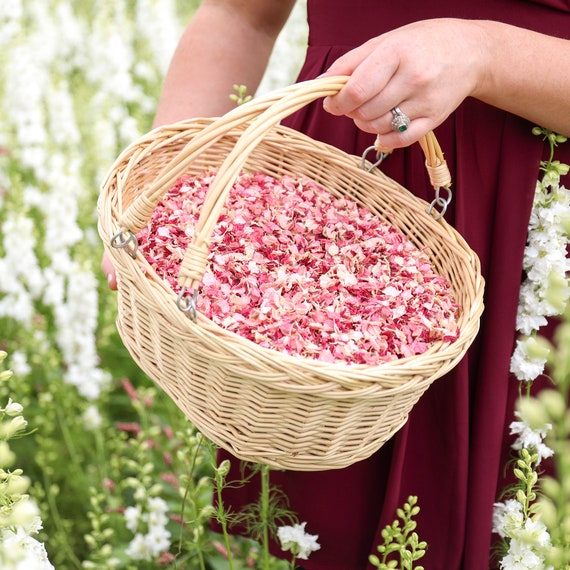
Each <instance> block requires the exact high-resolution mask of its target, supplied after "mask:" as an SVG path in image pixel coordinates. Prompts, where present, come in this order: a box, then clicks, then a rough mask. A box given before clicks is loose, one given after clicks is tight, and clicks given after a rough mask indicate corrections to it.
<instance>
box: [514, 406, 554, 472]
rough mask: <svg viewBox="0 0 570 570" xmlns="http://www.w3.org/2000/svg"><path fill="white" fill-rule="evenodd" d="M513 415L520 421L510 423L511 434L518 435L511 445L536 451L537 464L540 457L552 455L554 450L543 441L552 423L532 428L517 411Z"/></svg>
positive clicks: (515, 447) (544, 457) (517, 448)
mask: <svg viewBox="0 0 570 570" xmlns="http://www.w3.org/2000/svg"><path fill="white" fill-rule="evenodd" d="M515 415H516V416H518V417H519V418H521V421H515V422H512V423H511V425H510V428H511V435H517V436H518V437H517V439H516V440H515V442H514V443H513V444H512V445H511V447H512V448H513V449H516V450H521V449H529V450H532V451H534V452H535V453H537V454H538V459H537V461H536V464H537V465H539V464H540V462H541V460H542V459H547V458H549V457H552V455H554V451H552V449H550V447H548V446H547V445H546V444H545V443H544V442H543V440H544V438H545V437H546V434H547V433H548V431H549V430H550V429H552V425H550V424H546V425H544V426H543V427H542V428H538V429H532V428H531V427H530V426H529V425H528V424H527V423H526V422H525V421H524V418H522V417H521V415H520V414H519V413H518V412H515Z"/></svg>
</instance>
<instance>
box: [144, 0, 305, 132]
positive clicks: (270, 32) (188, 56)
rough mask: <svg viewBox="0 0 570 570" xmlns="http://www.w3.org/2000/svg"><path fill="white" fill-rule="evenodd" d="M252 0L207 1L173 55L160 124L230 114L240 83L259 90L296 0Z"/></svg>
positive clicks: (251, 90)
mask: <svg viewBox="0 0 570 570" xmlns="http://www.w3.org/2000/svg"><path fill="white" fill-rule="evenodd" d="M248 2H249V3H247V2H239V1H234V2H232V1H225V2H224V1H204V2H203V3H202V5H201V6H200V8H199V9H198V10H197V12H196V14H195V16H194V18H193V19H192V20H191V22H190V23H189V25H188V27H187V29H186V30H185V32H184V34H183V36H182V38H181V40H180V42H179V44H178V47H177V49H176V51H175V53H174V56H173V58H172V61H171V64H170V67H169V70H168V73H167V76H166V78H165V82H164V88H163V91H162V94H161V98H160V102H159V105H158V109H157V112H156V116H155V120H154V125H155V126H158V125H161V124H167V123H172V122H175V121H178V120H182V119H185V118H189V117H197V116H201V117H210V116H220V115H222V114H224V113H225V112H226V111H228V110H229V109H231V108H232V107H233V106H235V103H233V102H232V101H231V99H230V97H229V96H230V94H231V93H232V90H233V85H234V84H242V85H245V86H246V87H247V89H248V93H254V92H255V90H256V89H257V87H258V85H259V82H260V81H261V78H262V77H263V73H264V71H265V68H266V66H267V62H268V59H269V56H270V54H271V50H272V48H273V45H274V42H275V39H276V37H277V34H278V33H279V30H280V28H281V26H282V25H283V23H284V22H285V20H286V18H287V16H288V14H289V12H290V9H291V7H292V5H293V3H294V2H293V1H292V0H278V1H273V2H271V1H268V0H248ZM263 2H265V5H263V4H262V3H263ZM244 6H245V7H244ZM256 6H260V7H259V8H257V7H256Z"/></svg>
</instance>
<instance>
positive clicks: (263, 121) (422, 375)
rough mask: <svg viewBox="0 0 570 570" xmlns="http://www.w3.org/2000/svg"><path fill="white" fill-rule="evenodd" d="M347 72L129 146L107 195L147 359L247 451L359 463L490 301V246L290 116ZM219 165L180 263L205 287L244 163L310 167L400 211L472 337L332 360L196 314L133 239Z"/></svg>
mask: <svg viewBox="0 0 570 570" xmlns="http://www.w3.org/2000/svg"><path fill="white" fill-rule="evenodd" d="M345 81H346V78H344V77H333V78H320V79H317V80H314V81H308V82H305V83H299V84H296V85H294V86H291V87H288V88H286V89H282V90H279V91H275V92H273V93H270V94H269V95H267V96H264V97H260V98H257V99H254V100H253V101H251V102H249V103H246V104H244V105H241V106H239V107H237V108H236V109H234V110H233V111H231V112H230V113H228V114H226V115H224V116H223V117H220V118H215V119H194V120H188V121H183V122H180V123H176V124H173V125H169V126H165V127H160V128H158V129H155V130H153V131H151V132H150V133H148V134H147V135H145V136H143V137H142V138H140V139H139V140H138V141H136V142H135V143H134V144H132V145H131V146H129V147H128V148H127V149H126V150H125V151H124V152H123V153H122V154H121V155H120V156H119V157H118V159H117V160H116V162H115V164H114V165H113V166H112V168H111V170H110V172H109V174H108V176H107V178H106V180H105V182H104V183H103V185H102V189H101V195H100V199H99V232H100V235H101V237H102V239H103V242H104V244H105V247H106V251H107V253H108V255H109V256H110V258H111V261H112V262H113V264H114V266H115V269H116V272H117V277H118V317H117V326H118V329H119V332H120V335H121V337H122V339H123V342H124V343H125V345H126V347H127V348H128V350H129V351H130V353H131V355H132V357H133V358H134V360H135V361H136V362H137V363H138V365H139V366H140V367H141V368H142V370H144V371H145V372H146V373H147V374H148V375H149V376H150V377H151V378H153V379H154V380H155V381H156V383H157V384H158V385H159V386H160V387H161V388H162V389H164V390H165V391H166V392H167V393H168V394H169V395H170V397H171V398H172V399H173V400H174V402H175V403H176V404H177V405H178V407H179V408H180V409H181V410H182V411H183V412H184V413H185V414H186V416H187V417H188V418H189V419H190V420H191V421H192V422H193V423H194V424H195V425H196V426H197V427H198V429H200V430H201V431H202V433H203V434H204V435H205V436H206V437H208V438H210V439H211V440H212V441H214V442H215V443H216V444H218V445H219V446H221V447H223V448H225V449H226V450H228V451H230V452H232V453H233V454H234V455H235V456H237V457H238V458H241V459H245V460H250V461H254V462H261V463H266V464H269V465H273V466H276V467H281V468H285V469H292V470H299V471H317V470H322V469H333V468H341V467H345V466H347V465H350V464H352V463H354V462H356V461H359V460H362V459H365V458H366V457H368V456H370V455H371V454H372V453H373V452H374V451H376V450H377V449H379V448H380V447H381V446H382V444H383V443H385V442H386V441H387V440H388V439H389V438H390V437H391V436H392V435H393V434H394V433H395V432H396V431H397V430H398V429H400V427H401V426H402V425H403V424H404V423H405V421H406V419H407V417H408V414H409V412H410V410H411V409H412V407H413V405H414V404H415V403H416V402H417V400H418V399H419V398H420V397H421V395H422V394H423V393H424V391H425V390H426V389H427V388H428V387H429V386H430V384H431V383H432V382H433V381H434V380H435V379H436V378H438V377H440V376H442V375H443V374H445V373H446V372H448V371H449V370H450V369H451V368H453V367H454V366H455V365H456V364H457V362H458V361H459V360H460V359H461V358H462V356H463V355H464V353H465V351H466V350H467V348H468V346H469V345H470V344H471V342H472V341H473V339H474V337H475V335H476V333H477V331H478V327H479V317H480V315H481V312H482V310H483V304H482V295H483V280H482V278H481V275H480V267H479V261H478V259H477V257H476V255H475V254H474V253H473V252H472V251H471V250H470V248H469V247H468V246H467V244H466V243H465V241H464V240H463V239H462V237H461V236H460V235H459V234H458V233H457V232H456V231H455V230H454V229H453V228H452V227H451V226H450V225H448V224H447V223H446V222H445V221H444V220H443V219H439V220H435V219H434V217H433V216H431V215H428V214H427V213H426V210H427V207H428V204H427V203H425V202H424V201H422V200H420V199H418V198H416V197H414V196H413V195H412V194H411V193H410V192H409V191H408V190H406V189H405V188H403V187H402V186H400V185H399V184H398V183H396V182H395V181H393V180H391V179H390V178H388V177H387V176H385V175H384V174H382V173H381V172H380V171H379V170H378V169H377V168H374V169H372V171H370V172H367V171H365V170H363V169H362V168H361V166H360V162H361V160H360V158H359V157H355V156H351V155H348V154H346V153H343V152H341V151H339V150H337V149H335V148H333V147H331V146H329V145H326V144H323V143H319V142H316V141H314V140H312V139H310V138H309V137H307V136H305V135H302V134H300V133H297V132H295V131H293V130H291V129H288V128H285V127H283V126H280V125H279V124H278V123H279V121H280V120H281V119H282V118H284V117H286V116H287V115H289V114H290V113H292V112H293V111H295V110H297V109H299V108H301V107H303V106H304V105H306V104H307V103H309V102H311V101H313V100H315V99H318V98H320V97H325V96H327V95H330V94H335V93H337V92H338V91H339V90H340V89H341V88H342V86H343V85H344V83H345ZM422 148H423V149H424V151H425V153H426V163H427V166H428V169H432V170H434V171H435V172H438V171H439V168H438V167H439V166H440V165H441V164H442V163H443V159H442V155H441V151H440V149H439V145H437V142H436V141H435V139H434V137H433V135H432V134H431V135H430V136H428V137H427V138H426V139H424V140H423V141H422ZM443 165H444V164H443ZM210 168H215V169H217V170H218V174H217V176H216V178H215V181H214V182H213V184H212V186H211V187H210V190H209V191H208V195H207V198H206V202H205V203H204V205H203V208H202V210H201V215H200V220H199V222H198V225H197V227H196V228H195V237H194V241H193V242H192V244H191V245H190V247H189V248H188V250H187V252H186V257H185V259H184V261H183V263H182V265H181V268H180V277H179V283H180V285H181V286H183V287H184V291H188V292H190V293H192V294H193V292H194V291H196V292H198V293H199V290H200V281H201V278H202V276H203V274H204V272H205V268H206V266H207V255H208V240H209V237H210V235H211V233H212V231H213V229H214V227H215V225H216V223H217V220H218V216H219V214H220V211H221V209H222V207H223V205H224V200H225V198H226V196H227V194H228V192H229V190H230V188H231V186H232V184H233V182H234V181H235V178H236V177H237V175H238V173H239V172H240V171H241V170H242V169H245V170H247V171H251V172H264V173H266V174H268V175H270V176H274V177H281V176H283V175H286V174H289V175H292V176H307V177H309V178H311V179H313V180H314V181H316V182H317V183H319V184H321V185H322V186H324V187H325V188H326V189H327V190H328V191H329V192H331V193H332V194H333V195H335V196H337V197H342V196H349V197H350V198H352V199H354V200H356V201H357V202H358V203H359V204H361V205H363V206H365V207H367V208H368V209H370V210H371V211H372V212H374V213H375V214H376V215H377V216H378V217H379V218H383V219H387V218H389V219H388V221H389V222H390V223H391V224H393V225H394V226H396V227H397V228H398V229H399V230H400V231H402V232H403V233H404V234H405V235H406V236H407V237H408V238H409V239H410V240H411V242H412V243H414V244H415V245H416V246H417V247H419V248H421V249H424V250H426V251H427V253H428V256H429V257H430V261H431V263H432V264H433V266H434V268H435V270H436V271H437V272H438V273H439V274H440V275H443V276H445V277H446V278H447V279H448V280H449V281H450V283H451V286H452V290H453V292H454V294H455V298H456V301H457V302H458V303H459V304H460V305H461V314H460V316H459V318H458V326H459V328H460V331H461V333H460V336H459V338H458V340H456V341H455V342H453V343H448V342H447V343H446V342H440V343H438V344H436V345H434V346H432V347H431V348H430V349H429V350H428V351H427V352H425V353H423V354H421V355H419V356H413V357H409V358H403V359H400V360H396V361H392V362H389V363H386V364H381V365H378V366H369V365H357V364H352V365H350V364H343V363H335V364H331V363H324V362H320V361H316V360H312V359H306V358H299V357H293V356H288V355H285V354H282V353H280V352H277V351H274V350H270V349H266V348H261V347H259V346H257V345H256V344H254V343H253V342H251V341H248V340H246V339H244V338H242V337H240V336H238V335H236V334H234V333H232V332H227V331H225V330H224V329H222V328H221V327H219V326H218V325H216V324H214V323H213V322H212V321H211V320H209V319H207V318H206V317H204V316H203V315H201V314H199V313H198V314H197V315H196V319H195V320H193V319H192V318H189V316H188V314H187V312H184V311H182V310H180V309H179V306H180V303H179V301H180V299H179V298H177V295H176V294H175V293H174V292H173V291H172V289H171V288H170V287H169V286H168V284H167V283H166V282H165V281H163V280H162V279H160V278H159V277H158V276H157V275H156V273H155V272H154V270H153V269H152V268H151V267H150V265H149V264H148V263H147V262H146V260H145V259H144V257H143V256H142V255H141V253H140V252H137V251H136V244H135V243H134V240H133V239H132V238H133V236H134V235H135V234H136V233H137V232H138V231H140V229H142V227H144V226H145V225H146V223H147V222H148V220H149V219H150V216H151V215H152V212H153V210H154V209H155V208H156V204H157V203H158V201H159V200H160V199H161V198H162V196H163V195H164V194H165V193H166V192H167V191H168V189H169V188H170V187H171V186H172V185H173V184H174V183H175V181H176V180H177V179H178V178H179V177H180V176H181V175H183V174H191V175H199V174H202V173H203V172H204V171H206V170H208V169H210ZM435 176H437V174H435ZM117 236H118V237H119V238H120V239H119V240H118V241H119V245H120V246H121V247H116V246H117ZM113 239H114V240H115V241H113ZM111 242H113V245H114V247H111V245H110V244H111ZM182 308H185V307H184V303H182ZM186 308H187V306H186Z"/></svg>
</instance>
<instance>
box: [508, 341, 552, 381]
mask: <svg viewBox="0 0 570 570" xmlns="http://www.w3.org/2000/svg"><path fill="white" fill-rule="evenodd" d="M531 341H533V338H532V337H528V338H526V339H519V340H517V342H516V347H515V350H514V352H513V355H512V357H511V368H510V370H511V373H512V374H514V375H515V376H516V377H517V379H518V380H521V381H532V380H534V379H535V378H537V377H538V376H540V374H542V373H543V372H544V366H545V364H546V360H547V357H546V356H545V357H540V356H537V355H535V354H531V353H529V348H530V347H529V343H530V342H531Z"/></svg>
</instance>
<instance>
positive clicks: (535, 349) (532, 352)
mask: <svg viewBox="0 0 570 570" xmlns="http://www.w3.org/2000/svg"><path fill="white" fill-rule="evenodd" d="M524 343H525V350H526V353H527V354H528V357H529V358H530V359H531V360H546V359H547V358H548V355H549V354H550V349H551V345H550V343H549V342H548V341H547V340H546V339H545V338H543V337H541V336H529V337H527V339H526V340H525V341H524Z"/></svg>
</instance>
